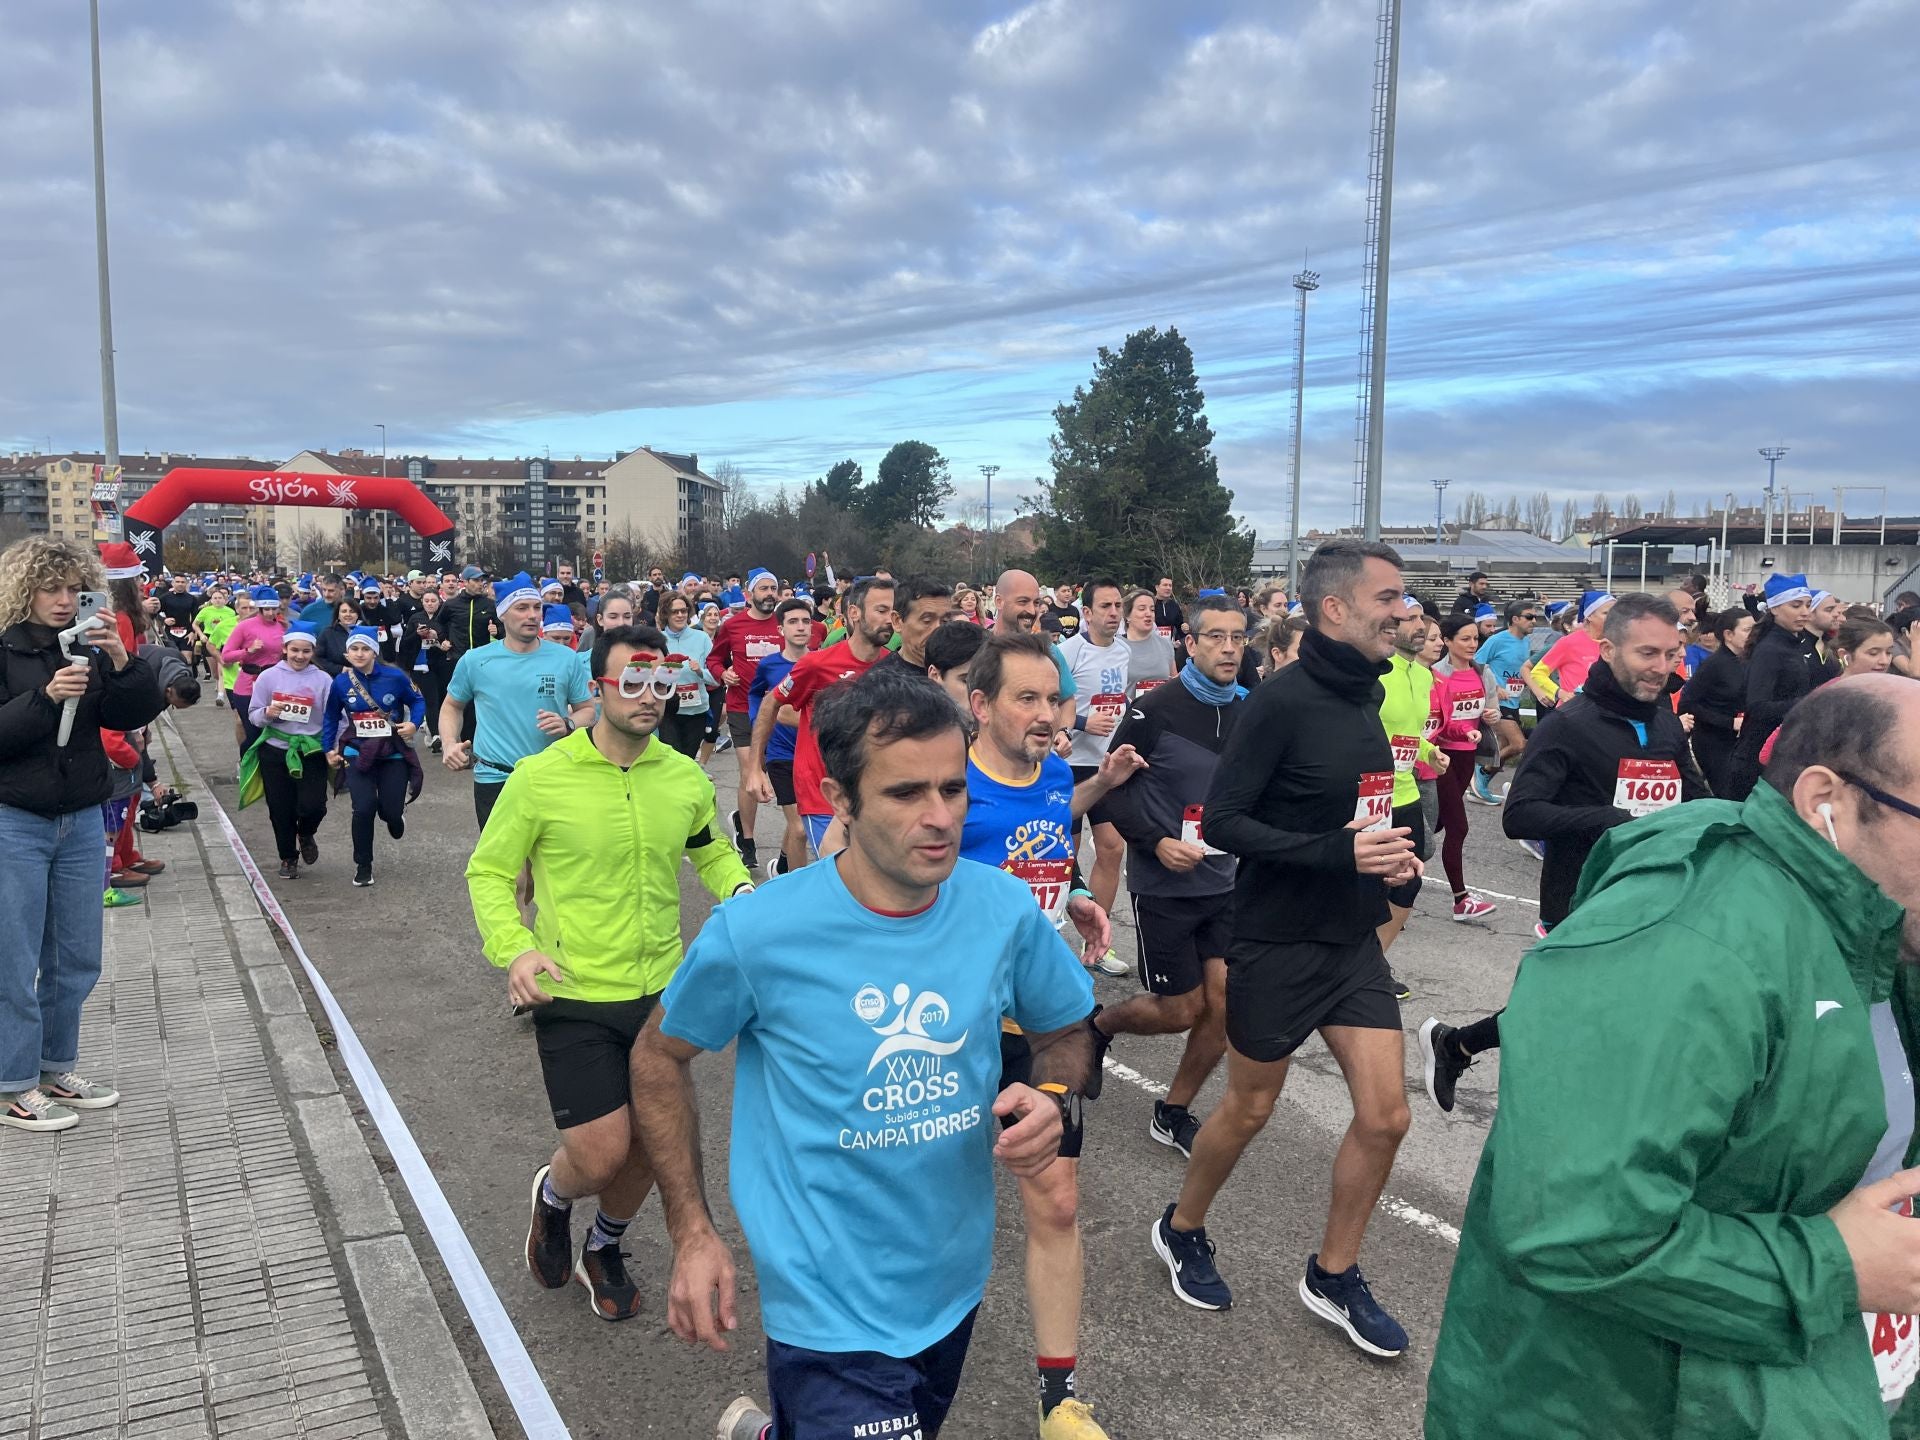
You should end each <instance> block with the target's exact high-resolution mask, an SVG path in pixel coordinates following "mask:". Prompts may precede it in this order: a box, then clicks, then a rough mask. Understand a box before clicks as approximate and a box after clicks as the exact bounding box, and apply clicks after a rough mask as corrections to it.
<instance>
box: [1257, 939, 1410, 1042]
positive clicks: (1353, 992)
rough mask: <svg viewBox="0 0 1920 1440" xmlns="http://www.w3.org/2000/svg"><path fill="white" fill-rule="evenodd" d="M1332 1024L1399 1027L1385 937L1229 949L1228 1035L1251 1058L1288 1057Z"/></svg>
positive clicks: (1369, 1027)
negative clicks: (1383, 945) (1382, 945)
mask: <svg viewBox="0 0 1920 1440" xmlns="http://www.w3.org/2000/svg"><path fill="white" fill-rule="evenodd" d="M1328 1025H1350V1026H1353V1027H1354V1028H1356V1029H1361V1030H1398V1029H1399V1028H1400V1002H1399V1001H1398V1000H1395V999H1394V998H1393V980H1392V978H1391V976H1390V975H1389V974H1388V972H1387V957H1386V956H1385V955H1384V954H1383V953H1382V952H1381V949H1380V941H1379V939H1378V937H1377V936H1375V935H1374V933H1373V932H1372V931H1371V930H1369V931H1368V932H1367V934H1366V936H1365V938H1364V939H1361V940H1355V941H1345V942H1341V943H1338V944H1332V943H1328V942H1326V941H1321V940H1285V941H1279V942H1276V943H1267V942H1261V941H1249V940H1241V941H1236V942H1235V944H1234V945H1233V947H1232V948H1231V949H1229V950H1228V951H1227V1040H1228V1043H1230V1044H1231V1045H1232V1046H1233V1048H1234V1049H1235V1050H1238V1051H1239V1052H1240V1053H1241V1054H1242V1055H1244V1056H1246V1057H1247V1058H1248V1059H1249V1060H1258V1061H1261V1062H1262V1063H1268V1062H1271V1061H1274V1060H1284V1059H1286V1058H1287V1056H1289V1055H1291V1054H1293V1052H1294V1051H1295V1050H1298V1049H1299V1048H1300V1046H1301V1045H1302V1044H1304V1043H1305V1042H1306V1038H1307V1037H1308V1036H1309V1035H1311V1034H1312V1033H1313V1032H1314V1031H1316V1030H1319V1029H1323V1028H1324V1027H1326V1026H1328Z"/></svg>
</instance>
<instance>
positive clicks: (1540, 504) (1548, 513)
mask: <svg viewBox="0 0 1920 1440" xmlns="http://www.w3.org/2000/svg"><path fill="white" fill-rule="evenodd" d="M1568 503H1572V502H1568ZM1527 529H1528V530H1529V531H1531V532H1532V533H1533V534H1535V535H1538V536H1539V537H1540V538H1541V539H1542V540H1551V539H1552V538H1553V496H1551V495H1549V494H1548V493H1547V492H1546V491H1545V490H1536V491H1534V492H1533V494H1531V495H1529V496H1528V497H1527Z"/></svg>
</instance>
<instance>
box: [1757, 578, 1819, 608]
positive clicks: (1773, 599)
mask: <svg viewBox="0 0 1920 1440" xmlns="http://www.w3.org/2000/svg"><path fill="white" fill-rule="evenodd" d="M1765 594H1766V600H1767V608H1768V609H1769V610H1771V609H1772V608H1773V607H1774V606H1775V605H1790V604H1792V603H1793V602H1794V601H1795V600H1811V599H1813V591H1812V590H1810V589H1809V588H1808V587H1807V577H1806V576H1804V575H1769V576H1768V577H1767V585H1766V591H1765Z"/></svg>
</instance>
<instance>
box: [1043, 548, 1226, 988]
mask: <svg viewBox="0 0 1920 1440" xmlns="http://www.w3.org/2000/svg"><path fill="white" fill-rule="evenodd" d="M1124 594H1125V592H1124V591H1122V590H1121V588H1120V582H1119V581H1117V580H1112V579H1107V578H1105V577H1101V578H1097V579H1094V580H1090V581H1088V582H1087V584H1086V585H1085V586H1083V587H1082V588H1081V591H1080V602H1081V624H1080V628H1079V630H1078V631H1077V632H1075V633H1074V634H1073V635H1071V636H1069V637H1068V638H1067V639H1066V640H1063V641H1062V642H1061V644H1060V658H1061V659H1062V660H1064V661H1065V662H1066V666H1067V669H1068V670H1069V671H1070V672H1072V675H1073V685H1074V692H1075V699H1074V716H1073V732H1072V750H1071V751H1070V753H1069V754H1068V757H1067V758H1068V763H1069V764H1071V765H1072V767H1073V781H1074V784H1076V785H1078V784H1079V783H1080V782H1082V781H1083V780H1089V779H1091V778H1092V777H1093V776H1094V775H1095V774H1096V773H1097V772H1098V771H1099V769H1100V762H1101V761H1103V760H1105V759H1106V757H1107V746H1108V745H1109V744H1110V743H1111V742H1112V739H1113V732H1114V729H1115V727H1116V726H1118V725H1119V723H1120V721H1121V719H1122V718H1124V716H1125V715H1126V710H1127V695H1128V686H1129V685H1130V683H1131V678H1130V674H1129V672H1130V670H1131V668H1132V663H1133V662H1132V655H1131V653H1130V652H1129V651H1128V649H1127V642H1126V641H1124V640H1122V639H1120V638H1119V634H1120V625H1121V605H1122V601H1123V597H1124ZM1243 618H1244V617H1243ZM1243 638H1244V636H1243ZM1092 830H1093V874H1092V876H1091V878H1090V881H1089V887H1090V888H1091V889H1092V891H1093V899H1094V903H1095V904H1096V905H1098V906H1099V907H1100V908H1101V909H1102V910H1104V911H1106V912H1107V913H1108V914H1112V913H1113V902H1114V900H1115V898H1116V897H1117V896H1118V895H1119V893H1120V862H1121V859H1122V858H1123V855H1124V852H1125V850H1126V841H1125V840H1123V839H1122V838H1121V836H1120V832H1119V831H1118V830H1116V829H1115V828H1114V827H1113V825H1112V824H1111V823H1110V822H1109V821H1108V820H1107V819H1106V818H1105V817H1104V816H1103V815H1100V814H1097V813H1096V814H1095V815H1094V816H1093V817H1092ZM1073 841H1074V848H1075V852H1076V854H1077V853H1078V850H1079V844H1080V821H1079V817H1078V816H1075V818H1074V826H1073ZM1095 968H1097V969H1098V970H1099V971H1100V973H1101V974H1102V975H1109V976H1120V975H1126V974H1128V973H1130V972H1131V970H1132V968H1133V967H1131V966H1130V965H1128V964H1127V962H1126V961H1124V960H1122V959H1121V958H1120V957H1119V956H1118V955H1117V954H1115V953H1114V952H1113V951H1112V950H1108V951H1107V952H1106V954H1104V955H1102V956H1101V957H1100V959H1099V961H1098V963H1097V965H1096V967H1095Z"/></svg>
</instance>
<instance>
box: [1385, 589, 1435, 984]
mask: <svg viewBox="0 0 1920 1440" xmlns="http://www.w3.org/2000/svg"><path fill="white" fill-rule="evenodd" d="M1401 615H1402V618H1401V621H1400V624H1399V625H1398V627H1396V628H1395V630H1394V632H1393V654H1392V655H1390V656H1388V657H1387V663H1388V664H1389V665H1391V666H1392V667H1393V668H1392V669H1391V670H1389V671H1388V672H1387V673H1386V675H1385V676H1384V677H1382V679H1381V682H1380V684H1381V693H1382V698H1381V701H1380V728H1381V729H1382V730H1384V731H1385V732H1386V736H1387V744H1388V745H1389V746H1391V747H1392V750H1393V823H1394V826H1395V827H1396V828H1400V827H1404V828H1405V829H1406V831H1407V834H1408V837H1409V838H1410V839H1411V840H1412V841H1413V853H1414V854H1415V855H1416V856H1418V857H1419V858H1420V859H1421V860H1425V859H1426V858H1427V833H1428V831H1427V816H1426V807H1425V806H1423V805H1422V804H1421V803H1420V779H1419V776H1418V775H1417V774H1416V773H1415V767H1416V766H1418V765H1425V766H1428V767H1429V768H1430V773H1432V774H1434V775H1435V776H1439V775H1441V774H1444V773H1445V772H1446V770H1447V769H1448V766H1449V764H1450V760H1451V757H1450V756H1449V755H1448V754H1447V752H1446V751H1444V750H1442V749H1441V748H1440V747H1439V746H1437V745H1435V744H1434V743H1433V737H1434V736H1435V735H1437V734H1439V733H1440V718H1439V717H1438V716H1437V715H1435V714H1434V708H1433V692H1434V675H1433V671H1432V669H1431V668H1430V667H1429V666H1427V665H1425V664H1423V663H1421V657H1422V656H1423V654H1424V653H1425V651H1426V647H1427V632H1428V630H1429V629H1431V628H1432V627H1433V622H1432V621H1431V620H1429V619H1428V618H1427V612H1426V611H1424V610H1422V609H1421V608H1420V602H1419V601H1418V600H1416V599H1414V598H1413V596H1411V595H1408V596H1407V597H1405V599H1404V600H1403V601H1402V604H1401ZM1420 885H1421V877H1420V876H1419V875H1415V876H1413V877H1412V878H1411V879H1409V880H1407V881H1405V882H1403V883H1402V884H1399V885H1396V886H1394V887H1393V888H1392V889H1390V890H1388V891H1387V917H1388V918H1387V923H1386V924H1384V925H1382V926H1381V927H1380V930H1379V936H1380V949H1381V952H1382V953H1383V954H1384V953H1385V952H1386V951H1388V950H1390V949H1392V948H1393V942H1394V941H1395V940H1397V939H1399V938H1400V932H1401V931H1402V930H1403V929H1405V928H1406V924H1407V918H1408V917H1409V916H1410V915H1412V914H1413V902H1414V901H1415V900H1417V899H1419V897H1420ZM1393 993H1394V997H1395V998H1396V999H1399V1000H1409V999H1412V998H1413V992H1412V991H1411V990H1409V989H1407V987H1406V986H1404V985H1402V984H1401V983H1400V982H1399V981H1398V980H1395V981H1394V982H1393Z"/></svg>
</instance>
